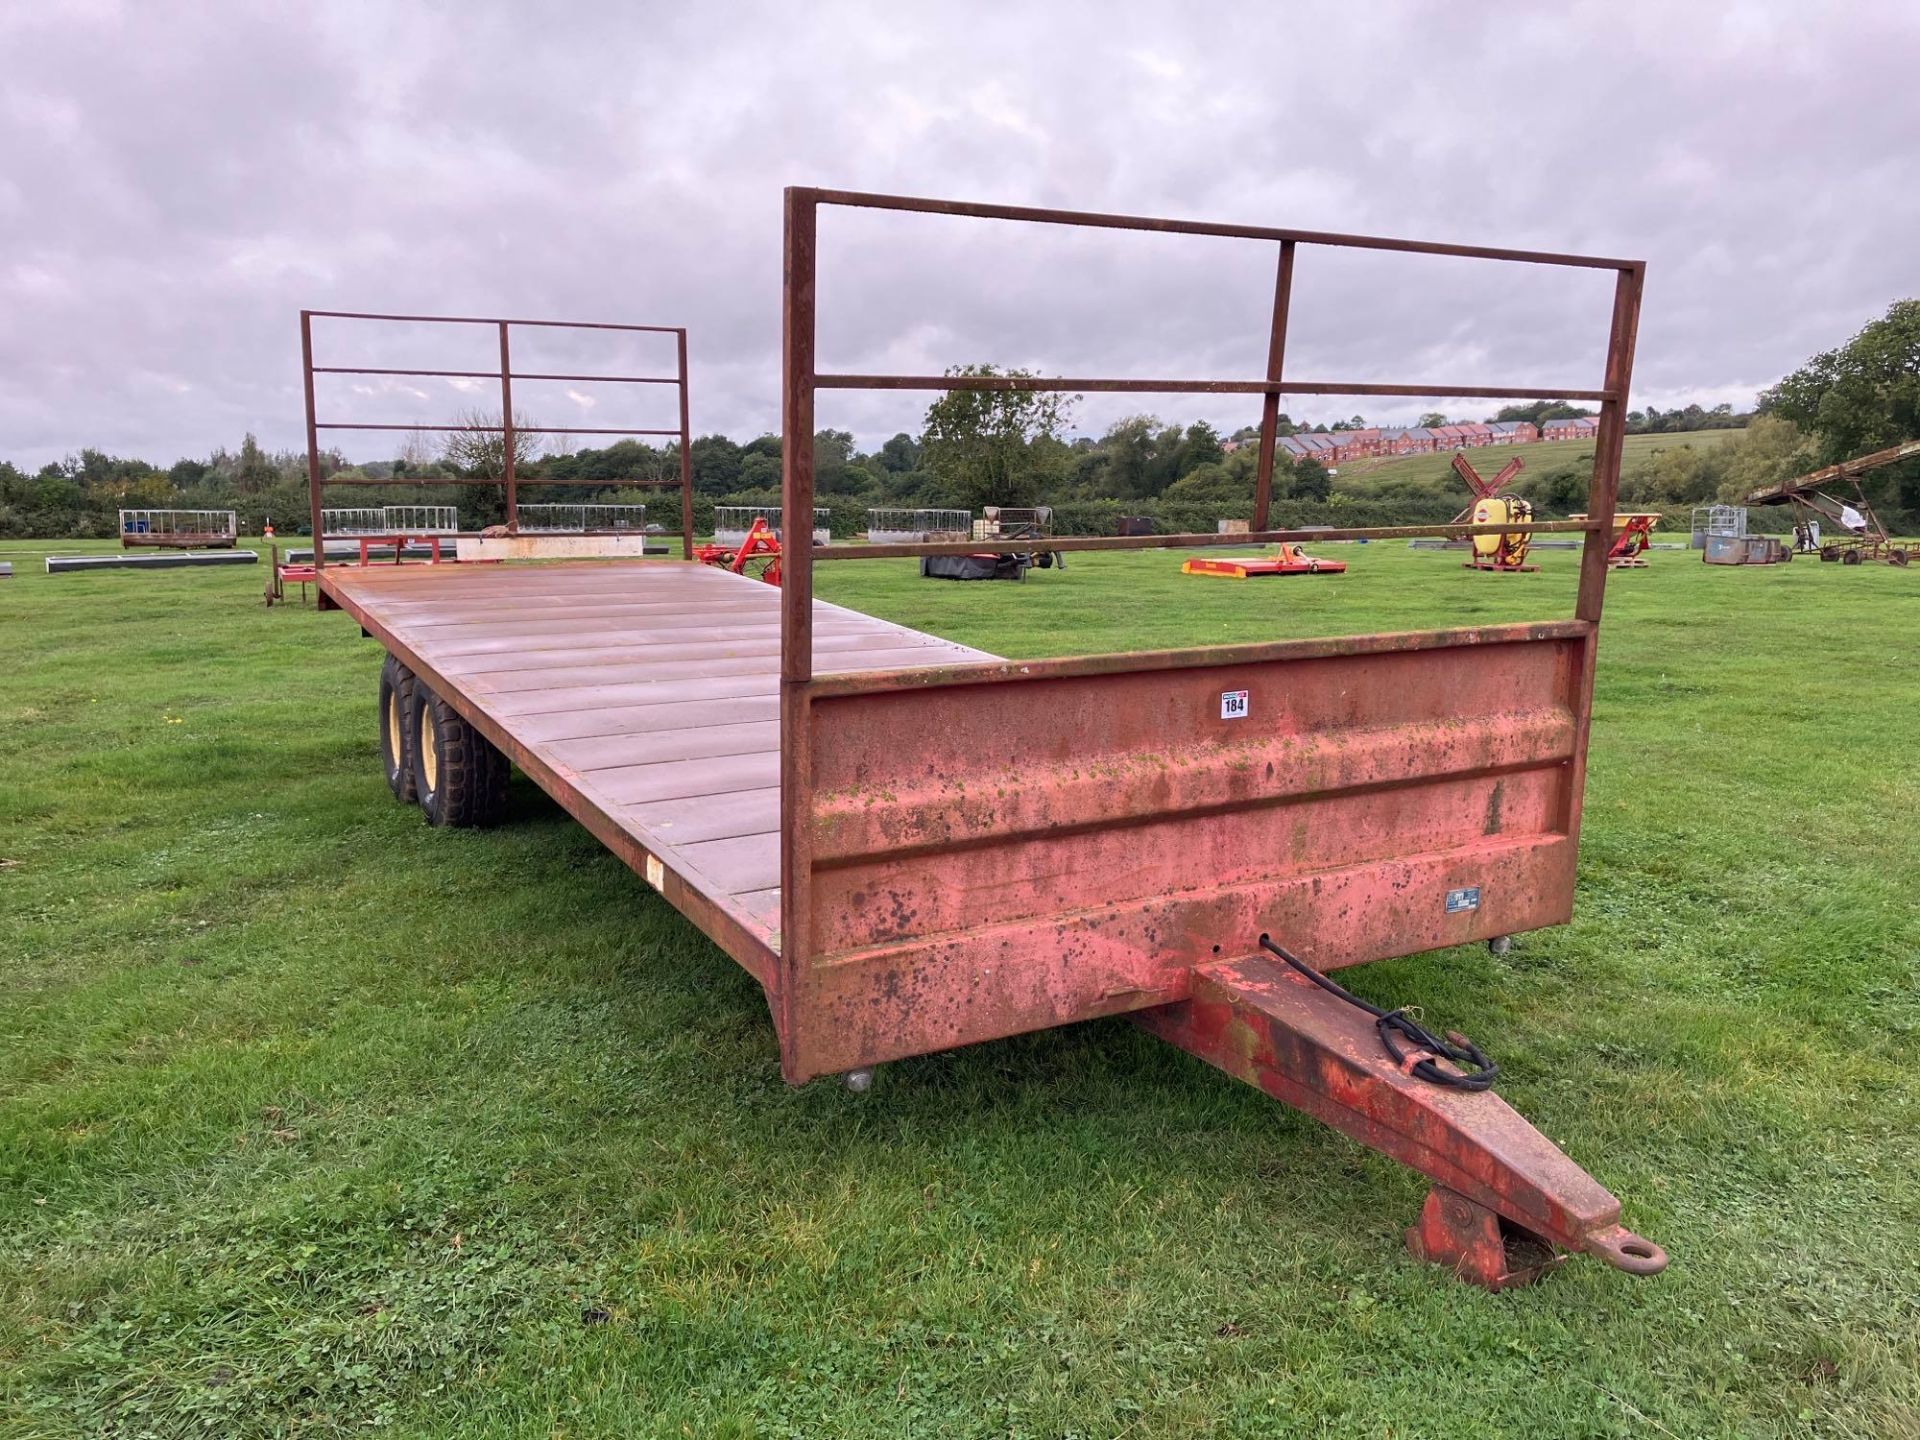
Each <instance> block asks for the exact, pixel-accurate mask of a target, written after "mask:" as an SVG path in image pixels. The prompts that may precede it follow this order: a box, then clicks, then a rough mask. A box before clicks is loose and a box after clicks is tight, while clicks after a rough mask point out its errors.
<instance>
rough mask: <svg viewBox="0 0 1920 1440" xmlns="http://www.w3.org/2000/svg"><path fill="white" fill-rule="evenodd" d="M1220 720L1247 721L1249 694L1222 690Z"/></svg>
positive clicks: (1242, 691)
mask: <svg viewBox="0 0 1920 1440" xmlns="http://www.w3.org/2000/svg"><path fill="white" fill-rule="evenodd" d="M1220 718H1221V719H1222V720H1244V719H1246V718H1247V692H1246V691H1244V690H1222V691H1221V692H1220Z"/></svg>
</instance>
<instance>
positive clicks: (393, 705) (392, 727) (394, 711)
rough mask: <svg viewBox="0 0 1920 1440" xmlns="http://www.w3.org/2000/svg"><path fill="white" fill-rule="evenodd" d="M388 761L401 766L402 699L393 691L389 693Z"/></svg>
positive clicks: (392, 764)
mask: <svg viewBox="0 0 1920 1440" xmlns="http://www.w3.org/2000/svg"><path fill="white" fill-rule="evenodd" d="M387 763H388V764H389V765H391V766H392V767H393V768H394V769H395V770H398V769H399V768H400V699H399V697H398V696H396V695H394V694H392V693H389V694H388V695H387Z"/></svg>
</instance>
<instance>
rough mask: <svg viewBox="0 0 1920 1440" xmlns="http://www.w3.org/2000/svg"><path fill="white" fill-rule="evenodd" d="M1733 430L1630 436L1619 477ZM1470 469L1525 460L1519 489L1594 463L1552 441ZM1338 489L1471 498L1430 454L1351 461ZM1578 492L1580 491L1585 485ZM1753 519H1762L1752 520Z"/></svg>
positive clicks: (1588, 450)
mask: <svg viewBox="0 0 1920 1440" xmlns="http://www.w3.org/2000/svg"><path fill="white" fill-rule="evenodd" d="M1739 433H1740V432H1739V431H1737V430H1693V431H1689V432H1687V433H1684V434H1673V435H1629V436H1627V437H1626V441H1625V443H1624V445H1623V446H1622V447H1621V451H1620V476H1621V480H1622V483H1623V484H1625V485H1626V486H1627V487H1628V488H1629V489H1631V487H1632V482H1633V480H1634V478H1635V477H1636V476H1637V475H1638V474H1639V473H1640V471H1642V470H1643V469H1645V468H1647V467H1648V466H1649V465H1651V464H1652V462H1653V457H1654V456H1656V455H1658V454H1659V453H1660V452H1661V451H1662V450H1671V449H1674V448H1676V447H1678V446H1682V445H1691V446H1693V447H1694V448H1696V449H1705V448H1706V447H1708V446H1710V445H1718V444H1720V443H1721V442H1723V441H1724V440H1725V439H1726V438H1727V437H1728V436H1729V435H1737V434H1739ZM1466 456H1467V459H1468V460H1470V461H1471V462H1472V463H1473V468H1474V469H1476V470H1478V471H1479V472H1480V473H1481V474H1482V475H1483V476H1485V477H1486V478H1487V479H1489V480H1491V479H1492V478H1493V477H1494V476H1495V475H1496V474H1498V473H1499V471H1500V467H1501V466H1503V465H1505V464H1506V463H1507V462H1508V461H1509V460H1514V459H1519V460H1523V461H1525V462H1526V469H1525V470H1523V471H1522V472H1521V475H1520V478H1519V480H1517V481H1516V482H1515V483H1516V485H1517V486H1518V487H1519V488H1520V489H1522V490H1523V491H1524V490H1525V489H1526V488H1527V483H1526V482H1527V481H1528V480H1530V479H1535V478H1537V477H1539V476H1540V475H1543V474H1547V473H1549V472H1551V471H1554V470H1559V469H1563V468H1564V469H1578V470H1579V471H1581V472H1582V474H1583V475H1584V473H1585V472H1586V470H1587V469H1589V468H1590V465H1591V461H1592V459H1593V441H1591V440H1554V441H1551V442H1542V443H1540V444H1537V445H1515V446H1512V447H1505V446H1488V447H1486V448H1484V449H1480V450H1469V451H1467V452H1466ZM1337 488H1338V489H1339V490H1340V491H1341V493H1343V494H1346V495H1352V496H1355V497H1356V498H1360V499H1378V498H1382V497H1392V496H1400V495H1445V496H1448V497H1450V498H1451V497H1455V496H1457V497H1458V498H1459V501H1460V504H1461V505H1462V506H1465V505H1466V504H1467V502H1468V501H1469V500H1471V499H1472V498H1473V497H1472V495H1471V494H1469V493H1468V491H1467V487H1466V486H1465V485H1463V484H1461V483H1460V480H1459V478H1458V477H1457V476H1455V475H1454V473H1453V452H1452V451H1450V450H1447V451H1442V452H1440V453H1438V454H1435V455H1402V456H1400V457H1398V458H1397V459H1378V460H1356V461H1350V462H1348V463H1347V464H1345V465H1342V466H1341V467H1340V475H1339V481H1338V484H1337ZM1581 489H1582V490H1584V489H1585V485H1584V483H1583V484H1582V486H1581ZM1755 518H1756V519H1759V518H1764V517H1759V516H1756V517H1755Z"/></svg>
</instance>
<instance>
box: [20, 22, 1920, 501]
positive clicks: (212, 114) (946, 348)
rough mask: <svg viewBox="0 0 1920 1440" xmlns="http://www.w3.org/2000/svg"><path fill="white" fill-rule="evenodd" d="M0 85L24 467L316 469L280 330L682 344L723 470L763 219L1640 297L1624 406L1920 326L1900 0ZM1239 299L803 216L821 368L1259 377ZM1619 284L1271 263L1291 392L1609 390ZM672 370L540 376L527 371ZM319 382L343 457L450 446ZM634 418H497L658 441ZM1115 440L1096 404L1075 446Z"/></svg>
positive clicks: (772, 395) (889, 417)
mask: <svg viewBox="0 0 1920 1440" xmlns="http://www.w3.org/2000/svg"><path fill="white" fill-rule="evenodd" d="M536 17H537V18H536ZM0 62H3V63H4V73H5V75H6V77H7V83H6V84H5V86H4V87H0V458H4V459H11V460H13V461H15V462H16V463H20V464H22V465H38V464H40V463H43V462H45V461H46V460H49V459H52V458H57V457H58V456H60V455H62V454H65V453H68V452H70V451H72V450H75V449H78V448H79V447H80V446H82V445H96V446H99V447H102V448H104V449H107V450H110V451H113V452H116V453H122V454H137V455H141V456H145V457H147V458H149V459H151V460H154V461H157V462H159V463H162V464H165V463H167V462H169V461H171V460H172V459H173V458H175V457H176V456H179V455H183V454H184V455H204V454H205V453H206V452H207V451H209V450H210V449H211V448H213V447H214V446H216V445H222V444H224V445H229V446H231V445H233V444H235V443H236V442H237V441H238V439H239V436H240V435H241V434H242V433H243V432H245V431H248V430H251V431H253V432H255V433H256V434H257V435H259V436H260V438H261V439H262V441H263V442H264V443H267V444H268V445H270V446H276V447H292V446H294V445H296V444H298V443H300V440H301V433H302V409H301V395H300V367H299V352H298V343H297V342H298V332H297V311H298V310H299V309H300V308H301V307H302V306H306V307H310V308H315V309H327V308H337V309H356V310H403V311H407V312H412V313H446V314H467V315H509V316H529V317H541V316H550V317H555V318H562V319H593V320H624V321H640V322H655V323H665V324H684V325H686V326H688V327H689V328H690V332H691V339H690V349H691V355H692V373H693V389H692V406H693V421H694V426H695V429H696V431H699V432H706V431H722V432H725V433H729V434H732V435H735V436H736V437H740V438H746V437H749V436H752V435H754V434H757V433H760V432H761V431H764V430H767V429H771V428H773V427H775V426H776V425H777V423H778V394H779V383H778V378H779V377H778V365H779V329H778V327H779V311H780V304H779V302H780V214H781V210H780V204H781V187H782V186H784V185H789V184H815V185H825V186H832V187H839V188H848V189H867V190H881V191H894V192H899V193H906V194H919V195H935V196H945V197H956V198H966V199H977V200H991V201H1003V202H1010V203H1024V204H1042V205H1049V206H1063V207H1073V208H1081V209H1093V210H1111V211H1125V212H1132V213H1137V214H1146V215H1165V216H1177V217H1191V218H1200V219H1210V220H1228V221H1240V222H1246V223H1250V224H1264V225H1280V226H1297V227H1301V228H1309V229H1325V230H1335V231H1347V232H1354V233H1370V234H1385V235H1405V236H1412V237H1417V238H1422V239H1441V240H1453V241H1460V242H1467V243H1488V244H1499V245H1512V246H1521V247H1532V248H1540V249H1549V250H1575V251H1586V252H1592V253H1597V254H1602V255H1614V256H1623V257H1629V258H1642V259H1645V260H1646V261H1647V262H1648V286H1647V293H1646V308H1645V312H1644V317H1643V321H1642V326H1641V334H1640V350H1639V360H1638V364H1637V367H1636V371H1635V376H1634V403H1635V404H1636V405H1644V404H1648V403H1652V404H1656V405H1660V406H1662V407H1666V406H1671V405H1674V404H1680V403H1685V402H1687V401H1689V400H1698V401H1700V402H1702V403H1705V404H1714V403H1718V402H1720V401H1732V402H1735V403H1736V404H1739V405H1743V406H1744V405H1745V404H1746V403H1747V402H1748V401H1749V400H1750V399H1751V397H1752V395H1753V393H1754V391H1755V390H1756V389H1757V388H1758V387H1760V386H1762V385H1764V384H1767V383H1768V382H1770V381H1771V380H1773V379H1775V378H1777V377H1778V376H1779V375H1780V374H1782V373H1783V372H1784V371H1786V370H1788V369H1791V368H1792V367H1793V366H1794V365H1796V364H1797V363H1799V362H1800V361H1801V360H1802V359H1804V358H1805V357H1806V356H1807V355H1808V354H1810V353H1812V352H1814V351H1816V350H1819V349H1823V348H1826V347H1827V346H1829V345H1832V344H1834V343H1836V342H1838V341H1840V340H1842V339H1844V338H1845V337H1846V336H1847V335H1848V334H1850V333H1851V332H1852V331H1853V330H1855V329H1857V328H1858V327H1859V326H1860V325H1861V324H1862V323H1864V322H1865V321H1866V320H1868V319H1870V318H1872V317H1873V316H1874V315H1876V314H1878V313H1879V312H1881V311H1882V310H1884V309H1885V307H1886V305H1887V304H1888V303H1889V302H1890V301H1891V300H1893V299H1895V298H1898V297H1902V296H1910V295H1914V294H1916V293H1920V273H1916V272H1917V271H1920V239H1916V237H1920V146H1916V144H1915V137H1916V136H1920V85H1916V84H1915V83H1914V76H1915V75H1916V73H1920V67H1917V65H1916V62H1920V6H1916V5H1914V4H1912V3H1908V0H1899V3H1895V0H1889V3H1885V4H1874V3H1859V4H1850V5H1842V4H1834V5H1818V6H1813V5H1806V4H1804V3H1782V4H1774V5H1769V4H1763V3H1747V4H1737V5H1735V4H1728V5H1714V4H1706V3H1693V0H1688V3H1685V4H1675V3H1672V0H1664V3H1658V4H1646V5H1635V4H1626V3H1622V4H1602V3H1594V4H1584V5H1581V4H1575V5H1552V6H1542V5H1536V4H1520V5H1513V6H1502V5H1496V4H1478V3H1476V4H1470V5H1469V4H1457V3H1455V4H1439V3H1434V4H1427V5H1418V4H1407V5H1394V4H1374V3H1369V0H1342V3H1337V4H1331V5H1324V6H1321V5H1311V4H1295V3H1280V0H1259V3H1252V4H1246V5H1227V4H1220V5H1213V6H1202V5H1196V4H1174V3H1166V4H1161V5H1124V4H1089V5H1084V6H1082V5H1070V4H1053V5H1043V4H1023V5H1016V4H1004V5H1003V4H995V3H985V0H976V3H972V4H966V5H942V6H931V5H928V6H915V5H910V4H900V3H898V0H895V3H877V4H872V5H812V4H809V5H794V4H792V3H783V4H776V5H764V6H762V5H750V4H728V3H724V0H715V3H710V4H703V5H690V4H685V3H679V4H662V5H653V4H646V3H633V0H626V3H618V4H611V3H609V4H588V3H576V4H567V5H546V6H537V7H536V6H534V5H532V4H495V3H488V0H459V3H445V4H411V5H409V4H402V3H387V4H369V5H353V4H344V3H341V4H331V3H322V4H305V5H294V4H291V3H289V4H272V3H263V0H255V3H245V4H241V3H233V4H212V3H209V4H191V3H183V4H169V5H155V4H142V3H134V0H129V3H107V0H98V3H93V0H89V3H62V0H36V3H31V4H27V3H21V4H14V5H8V6H6V7H5V8H4V9H0ZM1272 267H1273V252H1272V247H1271V246H1263V245H1256V244H1244V243H1240V242H1227V241H1216V240H1204V239H1180V240H1171V239H1167V238H1164V237H1149V236H1137V235H1111V234H1085V233H1062V232H1055V231H1035V230H1033V229H1032V228H1030V227H1019V226H1008V225H1000V224H987V223H982V222H963V221H952V220H935V219H928V218H925V217H898V216H880V215H873V214H866V213H858V212H840V213H834V214H831V215H829V216H827V217H825V218H824V219H823V223H822V232H821V271H820V306H821V311H820V342H821V363H822V366H823V368H828V369H847V370H863V371H864V370H901V371H905V370H914V371H919V370H938V369H940V368H943V367H944V366H946V365H947V364H950V363H956V362H966V361H977V360H990V361H996V362H1000V363H1005V364H1018V365H1029V366H1036V367H1039V368H1041V369H1043V370H1047V371H1051V372H1054V373H1064V374H1111V375H1123V374H1135V375H1184V376H1194V377H1201V376H1214V377H1245V376H1253V375H1257V374H1258V373H1260V371H1261V369H1262V368H1263V364H1264V353H1265V332H1266V323H1267V321H1266V307H1267V305H1268V304H1269V303H1270V299H1271V287H1272ZM1608 284H1610V281H1609V280H1607V279H1606V278H1605V277H1602V276H1598V275H1588V274H1582V273H1578V272H1560V271H1541V270H1534V269H1531V268H1522V267H1507V266H1495V265H1489V264H1486V263H1481V262H1466V261H1456V260H1433V259H1420V260H1409V259H1406V258H1399V259H1394V258H1392V257H1380V256H1354V255H1350V254H1346V253H1334V252H1328V251H1321V250H1315V251H1303V252H1302V254H1301V258H1300V263H1299V267H1298V271H1297V275H1296V282H1295V292H1294V293H1295V307H1294V321H1295V323H1294V331H1293V339H1292V341H1291V345H1290V349H1289V357H1288V369H1289V372H1290V373H1291V374H1293V375H1295V376H1298V377H1301V378H1308V377H1312V378H1329V379H1353V380H1367V379H1385V380H1397V381H1415V382H1417V381H1423V380H1429V379H1431V380H1436V381H1438V380H1451V381H1456V382H1459V383H1483V382H1490V383H1502V384H1517V383H1529V382H1531V383H1537V384H1542V385H1549V384H1564V385H1573V386H1592V385H1597V384H1598V383H1599V370H1600V359H1599V357H1600V342H1601V340H1602V337H1603V333H1604V329H1605V324H1606V315H1607V286H1608ZM373 328H374V327H367V326H353V325H348V324H345V323H342V322H334V323H332V324H331V325H330V326H329V325H326V324H323V325H322V326H321V329H320V331H319V336H318V338H319V343H320V346H321V348H322V354H321V356H320V359H321V360H322V361H323V362H325V361H328V360H332V361H334V362H336V363H344V364H351V363H356V362H365V361H374V362H376V363H391V362H395V361H399V362H401V363H409V364H418V365H421V366H428V365H446V366H449V367H451V368H480V367H483V366H485V365H486V364H488V363H490V362H491V360H492V359H493V358H495V357H494V356H492V355H489V354H488V353H487V352H486V350H485V348H484V344H482V345H481V348H479V349H476V348H475V346H476V343H478V342H483V341H484V340H485V337H484V336H478V335H476V334H474V333H471V332H459V333H450V332H443V333H442V334H440V335H437V336H434V337H431V341H432V343H429V341H428V339H426V338H422V337H407V338H406V339H404V340H399V339H393V338H382V337H378V336H375V335H373V334H371V333H370V331H371V330H372V329H373ZM529 344H530V348H531V342H529ZM660 358H661V357H659V356H658V355H656V354H653V353H629V354H623V353H619V352H618V351H617V350H615V349H612V348H609V347H604V346H603V347H600V348H599V349H581V348H568V347H565V346H562V345H560V344H558V342H557V341H549V343H548V345H547V347H546V348H545V349H543V350H539V351H537V352H535V353H532V354H529V355H528V356H527V357H526V360H525V363H527V364H528V365H529V367H530V368H531V367H532V366H533V365H534V364H536V363H537V364H543V365H544V364H546V363H548V362H553V364H554V366H555V368H563V367H562V362H564V365H565V367H566V368H592V369H595V370H601V369H616V368H620V369H631V368H632V367H634V366H638V365H644V364H647V363H649V362H655V363H657V362H658V360H659V359H660ZM327 383H328V384H329V385H330V386H332V387H334V388H331V389H329V390H328V391H327V393H325V394H323V396H322V405H323V410H325V411H326V412H327V413H329V414H336V415H340V416H346V417H347V418H356V419H357V418H375V419H395V420H401V419H404V420H407V421H412V420H416V419H429V420H430V419H439V420H449V419H452V418H455V416H456V413H457V411H458V410H459V409H461V408H462V407H465V406H470V405H472V404H473V403H475V397H473V396H472V395H463V394H461V393H460V392H459V391H457V390H455V389H453V388H452V387H450V386H447V385H446V384H445V383H444V382H438V381H433V382H424V383H422V384H418V385H415V384H412V383H411V382H408V383H407V384H405V385H404V386H402V385H396V386H393V387H391V388H388V389H386V390H384V391H382V392H380V393H368V392H371V391H373V390H374V389H375V387H373V386H369V385H365V384H360V386H359V388H358V390H356V389H355V382H348V381H343V380H336V381H331V382H327ZM663 398H664V397H663V396H661V395H656V394H650V393H648V394H637V393H635V392H633V391H616V390H614V389H612V388H610V387H598V388H595V387H585V386H561V387H550V388H549V389H547V390H545V391H535V390H532V389H531V387H529V390H528V392H527V393H526V394H525V395H524V397H523V398H522V404H523V406H524V407H526V408H530V409H532V410H533V411H534V413H535V415H536V418H538V419H541V420H544V421H545V422H547V423H549V424H563V423H572V424H580V425H603V426H617V425H636V426H651V425H660V424H664V423H669V421H670V417H669V416H667V415H666V414H664V413H663V412H662V411H661V410H660V408H659V402H660V400H661V399H663ZM926 398H927V397H925V396H902V395H891V396H889V395H881V396H865V395H851V394H834V395H825V396H823V397H822V402H823V403H822V406H821V411H820V416H819V420H820V423H821V424H822V425H836V426H841V427H844V428H848V429H852V430H854V431H855V432H856V434H858V435H859V437H860V438H861V440H862V441H863V442H865V443H867V444H873V443H877V442H878V441H879V440H880V439H884V438H885V436H886V435H888V434H890V433H892V432H893V431H894V430H896V429H900V428H907V429H917V428H918V418H919V415H920V413H921V410H922V408H923V407H924V403H925V400H926ZM1144 406H1146V407H1151V408H1153V409H1155V410H1156V411H1157V412H1158V413H1160V414H1162V415H1165V416H1168V417H1169V418H1179V419H1182V420H1185V419H1191V418H1200V417H1205V418H1209V419H1212V420H1214V421H1215V422H1216V423H1219V424H1221V425H1222V426H1223V427H1232V426H1236V425H1238V424H1241V423H1246V422H1247V421H1250V420H1252V419H1254V418H1256V416H1257V401H1254V400H1252V399H1251V398H1250V397H1238V398H1232V399H1227V400H1213V399H1206V400H1202V399H1200V398H1199V397H1178V396H1175V397H1165V398H1159V397H1153V398H1151V399H1147V400H1145V401H1144ZM1139 408H1143V400H1142V399H1141V398H1140V397H1135V398H1133V399H1132V400H1130V401H1128V402H1124V403H1121V402H1114V403H1106V404H1095V403H1093V402H1091V401H1090V402H1088V403H1087V404H1086V405H1084V406H1083V407H1082V409H1081V412H1080V418H1079V425H1080V428H1084V429H1092V430H1097V429H1100V428H1103V427H1104V424H1105V423H1106V422H1107V421H1108V420H1109V419H1111V418H1113V417H1114V416H1115V415H1116V414H1118V413H1123V412H1124V411H1125V410H1129V409H1139ZM1289 408H1290V409H1291V410H1292V411H1293V413H1294V414H1295V415H1296V417H1299V416H1302V415H1304V416H1306V417H1308V418H1320V419H1332V418H1337V417H1339V416H1341V415H1344V414H1350V413H1354V412H1355V411H1359V412H1362V413H1365V414H1367V415H1368V416H1369V418H1372V419H1401V418H1411V417H1412V415H1413V414H1415V413H1417V412H1418V410H1420V409H1421V408H1424V407H1422V406H1421V405H1420V403H1419V402H1418V401H1410V402H1407V404H1406V405H1405V406H1404V407H1402V408H1399V409H1393V408H1389V407H1383V406H1381V405H1380V404H1377V403H1372V402H1358V401H1347V402H1343V401H1338V400H1326V401H1309V400H1305V399H1301V398H1299V397H1294V398H1293V399H1291V400H1290V401H1289ZM1453 408H1454V409H1455V410H1458V411H1460V413H1462V414H1465V413H1468V412H1469V410H1470V409H1471V408H1472V407H1471V406H1469V407H1468V409H1466V410H1462V409H1461V407H1460V406H1459V405H1456V406H1454V407H1453ZM348 412H351V414H350V415H349V413H348ZM323 418H325V416H324V415H323ZM346 448H347V449H348V451H349V453H350V454H354V455H356V457H370V456H372V455H374V454H377V453H383V441H382V440H379V439H375V440H369V441H358V442H352V443H349V444H348V445H347V447H346Z"/></svg>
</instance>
